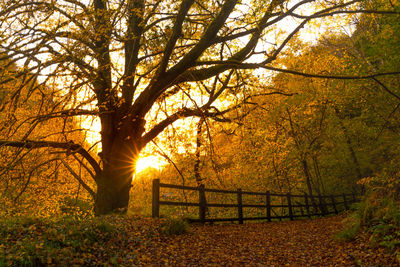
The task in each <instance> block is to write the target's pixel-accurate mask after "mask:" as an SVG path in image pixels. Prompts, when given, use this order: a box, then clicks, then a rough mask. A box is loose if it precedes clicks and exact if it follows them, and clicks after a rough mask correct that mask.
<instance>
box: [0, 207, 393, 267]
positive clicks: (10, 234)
mask: <svg viewBox="0 0 400 267" xmlns="http://www.w3.org/2000/svg"><path fill="white" fill-rule="evenodd" d="M342 220H343V217H340V216H337V217H329V218H321V219H313V220H299V221H293V222H291V221H285V222H272V223H254V224H244V225H236V224H225V225H205V226H202V225H193V226H192V227H191V229H190V230H189V232H188V233H186V234H183V235H178V236H174V235H170V236H167V235H165V234H164V232H163V231H162V227H163V224H162V220H152V219H150V218H129V217H125V216H119V215H112V216H107V217H103V218H98V219H93V220H92V219H91V220H85V221H75V220H72V221H71V220H66V221H62V220H60V221H54V222H50V221H42V220H36V219H35V220H28V221H26V220H25V221H21V222H17V223H13V224H10V223H9V224H7V223H4V222H1V225H0V226H2V227H1V228H0V229H1V231H0V265H1V263H4V264H5V266H7V265H23V264H25V265H30V264H36V263H37V264H39V265H40V264H42V265H48V266H49V265H50V266H72V265H79V266H113V265H114V266H398V263H397V262H396V259H395V256H394V255H393V254H391V253H389V252H388V251H385V250H384V249H383V248H380V247H372V246H371V245H370V242H369V240H368V236H367V235H361V236H359V237H358V238H356V239H355V240H354V241H353V242H340V241H337V240H335V239H334V235H335V233H337V232H338V231H340V230H341V228H342ZM2 266H3V265H2Z"/></svg>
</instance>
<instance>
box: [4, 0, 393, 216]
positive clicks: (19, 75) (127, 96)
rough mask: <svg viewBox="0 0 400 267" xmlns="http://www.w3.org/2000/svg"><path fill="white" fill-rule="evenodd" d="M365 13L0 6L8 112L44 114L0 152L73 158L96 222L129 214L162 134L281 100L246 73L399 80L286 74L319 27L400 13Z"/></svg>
mask: <svg viewBox="0 0 400 267" xmlns="http://www.w3.org/2000/svg"><path fill="white" fill-rule="evenodd" d="M363 3H364V2H363V1H313V0H303V1H283V0H272V1H264V0H263V1H252V0H249V1H239V0H225V1H217V0H205V1H194V0H182V1H169V0H163V1H153V0H109V1H107V0H92V1H83V0H82V1H79V0H63V1H52V0H46V1H44V0H39V1H22V2H21V1H16V0H10V1H2V2H1V3H0V7H1V11H0V18H1V22H0V49H1V50H2V54H1V55H2V56H1V59H3V60H4V59H7V61H6V63H5V64H3V65H1V66H2V70H8V71H7V72H5V71H2V73H6V75H4V74H2V76H1V77H2V78H1V80H0V82H1V84H2V85H7V84H10V83H11V82H14V81H18V85H19V86H15V87H13V88H11V89H10V90H12V94H11V95H12V97H11V98H10V101H9V102H8V103H9V104H10V106H12V104H14V105H16V103H19V102H20V101H21V99H20V98H19V97H17V96H18V95H21V94H25V95H26V98H27V99H29V98H31V97H33V96H35V98H36V99H37V100H36V101H39V103H42V104H39V106H40V107H44V106H45V107H46V108H35V109H34V110H32V111H31V113H30V114H25V118H24V120H22V121H21V122H20V123H17V124H13V125H10V127H11V128H14V131H8V132H7V131H6V132H7V134H4V136H2V139H3V140H1V141H0V145H1V146H7V147H17V148H24V149H29V150H31V149H34V148H43V147H48V148H53V149H56V150H60V149H61V150H62V151H64V152H65V153H66V154H71V153H72V154H74V155H76V154H79V155H80V157H82V160H80V164H84V165H83V166H85V169H86V170H87V171H88V172H89V173H91V174H92V176H93V180H94V183H93V184H94V186H96V187H97V189H96V190H95V189H92V188H91V187H90V185H88V184H87V183H85V182H84V181H80V182H81V183H82V184H83V185H84V187H85V188H86V189H87V190H88V191H89V192H91V194H92V195H93V196H94V198H95V212H96V213H97V214H105V213H108V212H111V211H113V210H115V209H118V208H125V207H126V206H127V205H128V200H129V190H130V188H131V182H132V176H133V173H134V170H135V162H136V160H137V159H138V156H139V153H140V151H142V149H143V148H144V147H145V146H146V145H147V144H148V143H149V142H151V141H152V140H153V139H154V138H156V137H157V136H158V135H159V134H160V133H161V132H163V131H164V130H165V129H166V128H167V127H168V126H170V125H171V124H173V123H174V122H176V121H177V120H179V119H181V118H185V117H199V118H203V119H204V118H211V119H213V120H216V121H221V122H223V121H231V120H232V119H234V118H235V117H237V118H240V117H241V116H244V115H246V112H245V111H243V109H242V108H243V107H244V106H245V105H246V104H248V102H251V101H253V100H254V99H255V98H257V97H259V96H260V93H263V94H271V93H282V91H279V90H278V91H277V90H275V89H273V88H271V90H270V91H269V92H260V90H259V89H258V88H257V86H254V84H255V83H253V84H252V81H254V79H255V78H254V76H253V73H252V70H255V69H262V70H268V71H279V72H283V73H289V74H296V75H300V76H306V77H316V78H334V79H375V80H376V79H377V77H384V76H386V75H389V74H398V73H399V72H398V71H397V70H393V69H390V68H384V69H383V70H381V69H370V70H368V71H367V72H365V73H357V74H354V73H344V74H343V75H342V74H341V73H333V74H318V73H313V72H307V71H305V70H303V69H301V68H300V69H297V68H296V69H290V68H285V67H283V66H282V61H281V58H282V57H284V55H285V53H286V50H287V47H288V46H289V44H290V43H293V42H294V41H295V38H296V37H297V36H298V34H299V32H300V31H301V29H302V28H304V27H305V26H307V25H309V24H310V23H313V22H314V21H317V20H320V19H322V18H339V17H340V18H343V17H345V16H351V15H352V14H359V13H364V14H366V15H367V14H373V15H376V16H390V15H391V14H396V13H397V11H396V10H395V9H394V8H393V7H391V6H390V5H389V6H387V5H386V6H372V7H371V6H369V5H367V4H363ZM344 21H345V20H344ZM284 29H285V30H284ZM14 65H17V66H18V67H17V68H15V69H14V68H10V67H11V66H14ZM263 75H265V76H267V75H268V72H263ZM34 92H37V93H34ZM27 103H29V102H27V101H25V102H24V105H27ZM43 103H45V104H46V105H43ZM233 111H235V116H232V115H231V114H232V112H233ZM82 116H85V118H86V116H91V117H93V118H98V119H99V120H100V124H101V140H99V141H100V145H99V146H98V148H97V150H96V149H93V147H91V146H92V145H93V144H89V143H87V142H85V141H84V140H82V139H81V138H76V136H74V133H75V130H77V129H79V130H80V131H82V130H85V129H82V127H81V124H79V123H77V120H78V118H82ZM60 118H63V119H64V121H65V122H69V125H68V127H66V126H65V125H66V124H65V123H64V124H58V123H56V124H55V125H54V126H53V129H51V130H50V131H54V134H53V135H51V134H49V135H47V136H46V135H44V136H43V135H42V136H37V135H35V134H34V133H35V130H37V129H40V127H41V126H42V125H43V124H46V123H48V122H49V121H52V120H58V119H60ZM22 131H23V132H24V133H21V132H22ZM86 131H87V129H86ZM16 132H18V133H20V134H17V135H15V134H14V135H13V134H10V133H16Z"/></svg>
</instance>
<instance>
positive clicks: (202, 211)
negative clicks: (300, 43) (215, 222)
mask: <svg viewBox="0 0 400 267" xmlns="http://www.w3.org/2000/svg"><path fill="white" fill-rule="evenodd" d="M199 218H200V221H201V223H205V222H206V193H205V191H204V184H201V185H199Z"/></svg>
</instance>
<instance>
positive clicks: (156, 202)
mask: <svg viewBox="0 0 400 267" xmlns="http://www.w3.org/2000/svg"><path fill="white" fill-rule="evenodd" d="M152 215H153V218H158V217H160V179H154V180H153V201H152Z"/></svg>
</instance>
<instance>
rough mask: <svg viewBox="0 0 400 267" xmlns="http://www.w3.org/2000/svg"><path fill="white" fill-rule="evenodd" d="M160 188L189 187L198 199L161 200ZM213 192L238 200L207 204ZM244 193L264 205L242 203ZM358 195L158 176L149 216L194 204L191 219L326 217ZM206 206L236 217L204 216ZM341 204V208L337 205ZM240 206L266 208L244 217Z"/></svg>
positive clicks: (352, 200) (201, 220)
mask: <svg viewBox="0 0 400 267" xmlns="http://www.w3.org/2000/svg"><path fill="white" fill-rule="evenodd" d="M160 188H172V189H181V190H192V191H198V202H187V201H186V202H179V201H164V200H161V199H160ZM206 192H214V193H222V194H236V196H237V203H235V204H233V203H232V204H226V203H224V204H222V203H208V202H207V201H206V197H205V193H206ZM244 195H253V196H262V197H263V198H264V200H265V202H264V203H263V204H246V203H243V196H244ZM271 197H274V198H280V201H275V202H280V203H278V204H276V203H273V202H272V201H271ZM358 200H359V199H358V195H356V194H355V193H352V194H340V195H326V196H322V195H307V194H303V195H296V194H277V193H271V192H269V191H266V192H250V191H242V190H241V189H237V190H221V189H211V188H205V187H204V185H201V186H198V187H192V186H182V185H174V184H164V183H160V180H159V179H154V180H153V200H152V215H153V218H157V217H159V216H160V206H161V205H171V206H187V207H188V206H195V207H199V210H198V214H199V218H198V219H190V220H191V221H192V222H202V223H205V222H217V221H238V222H239V223H240V224H243V221H245V220H268V221H272V220H273V219H279V220H281V219H285V218H287V219H290V220H294V219H295V218H299V217H309V218H311V217H312V216H325V215H329V214H338V213H339V212H340V211H343V210H347V209H349V206H350V204H352V203H354V202H356V201H358ZM208 207H220V208H236V209H237V217H235V218H206V213H207V212H206V211H207V208H208ZM340 207H341V208H340ZM243 208H259V209H264V210H265V215H264V216H257V217H246V216H245V215H244V214H243ZM274 208H281V209H282V210H285V212H284V213H283V214H281V215H278V214H275V215H274V214H272V213H273V212H272V211H273V209H274Z"/></svg>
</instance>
